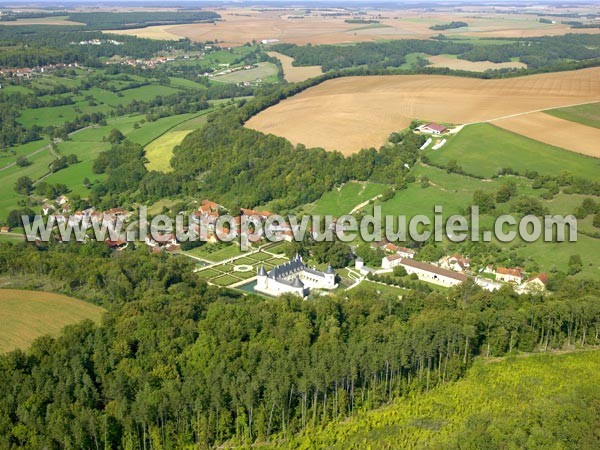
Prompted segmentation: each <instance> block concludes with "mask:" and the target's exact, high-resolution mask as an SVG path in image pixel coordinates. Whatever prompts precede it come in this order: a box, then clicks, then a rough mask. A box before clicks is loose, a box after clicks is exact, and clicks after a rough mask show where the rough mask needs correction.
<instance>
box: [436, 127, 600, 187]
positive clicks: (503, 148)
mask: <svg viewBox="0 0 600 450" xmlns="http://www.w3.org/2000/svg"><path fill="white" fill-rule="evenodd" d="M427 155H428V157H429V158H430V160H431V161H432V162H434V163H437V164H444V165H445V164H447V163H448V161H450V160H456V161H457V162H458V164H459V165H460V166H461V167H462V168H463V169H464V170H465V172H467V173H472V174H475V175H479V176H484V177H491V176H493V175H495V174H496V173H498V171H499V170H500V169H502V168H507V167H510V168H512V169H514V170H517V171H519V172H520V173H524V172H525V171H526V170H536V171H537V172H539V173H540V174H548V175H558V174H560V173H561V172H562V171H564V170H568V171H570V172H572V173H573V174H576V175H577V176H580V177H584V178H588V179H592V180H594V179H596V178H597V177H598V173H599V171H600V159H595V158H591V157H588V156H584V155H580V154H577V153H573V152H569V151H567V150H563V149H560V148H558V147H552V146H550V145H547V144H543V143H541V142H538V141H535V140H533V139H529V138H526V137H524V136H521V135H518V134H515V133H511V132H510V131H506V130H502V129H500V128H498V127H495V126H493V125H490V124H475V125H468V126H466V127H465V128H464V129H463V130H462V131H461V132H460V133H458V135H457V136H455V137H454V138H453V139H451V140H450V141H449V142H448V144H446V145H445V146H444V147H442V148H441V149H440V150H435V151H434V150H428V151H427Z"/></svg>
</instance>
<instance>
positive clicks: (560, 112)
mask: <svg viewBox="0 0 600 450" xmlns="http://www.w3.org/2000/svg"><path fill="white" fill-rule="evenodd" d="M544 112H545V113H546V114H550V115H552V116H555V117H558V118H560V119H565V120H570V121H571V122H577V123H580V124H582V125H587V126H589V127H594V128H600V103H590V104H589V105H580V106H571V107H569V108H559V109H551V110H548V111H544Z"/></svg>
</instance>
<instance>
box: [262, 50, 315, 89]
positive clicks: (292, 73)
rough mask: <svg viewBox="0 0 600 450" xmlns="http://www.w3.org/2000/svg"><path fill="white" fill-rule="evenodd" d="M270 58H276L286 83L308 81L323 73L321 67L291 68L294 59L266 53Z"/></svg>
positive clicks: (276, 53) (280, 54) (275, 53)
mask: <svg viewBox="0 0 600 450" xmlns="http://www.w3.org/2000/svg"><path fill="white" fill-rule="evenodd" d="M267 54H268V55H269V56H271V57H272V58H277V59H278V60H279V61H281V66H282V67H283V76H284V78H285V79H286V81H289V82H290V83H296V82H298V81H304V80H308V79H309V78H313V77H318V76H319V75H321V74H322V73H323V70H322V69H321V66H300V67H296V66H293V65H292V63H293V62H294V58H292V57H290V56H287V55H284V54H282V53H278V52H267Z"/></svg>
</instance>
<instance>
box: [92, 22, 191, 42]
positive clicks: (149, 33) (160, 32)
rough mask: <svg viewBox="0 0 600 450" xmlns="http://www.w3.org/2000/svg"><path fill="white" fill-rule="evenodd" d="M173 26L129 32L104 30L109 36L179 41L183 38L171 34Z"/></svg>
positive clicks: (130, 29)
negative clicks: (117, 35) (118, 35)
mask: <svg viewBox="0 0 600 450" xmlns="http://www.w3.org/2000/svg"><path fill="white" fill-rule="evenodd" d="M172 28H174V26H173V25H156V26H152V27H146V28H129V29H127V30H104V31H102V32H103V33H107V34H123V35H126V36H136V37H139V38H146V39H155V40H157V41H178V40H179V39H181V38H182V36H180V35H178V34H176V33H171V32H170V31H169V30H171V29H172Z"/></svg>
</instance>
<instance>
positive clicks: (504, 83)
mask: <svg viewBox="0 0 600 450" xmlns="http://www.w3.org/2000/svg"><path fill="white" fill-rule="evenodd" d="M592 101H600V68H592V69H584V70H579V71H571V72H557V73H547V74H541V75H531V76H526V77H519V78H514V79H493V80H485V79H469V78H464V77H453V76H439V75H434V76H432V75H429V76H428V75H406V76H402V75H401V76H370V77H346V78H338V79H335V80H329V81H326V82H324V83H321V84H319V85H318V86H315V87H312V88H310V89H307V90H305V91H303V92H301V93H300V94H297V95H295V96H293V97H291V98H288V99H286V100H284V101H282V102H280V103H279V104H277V105H275V106H272V107H270V108H268V109H266V110H264V111H262V112H261V113H259V114H258V115H256V116H254V117H252V118H251V119H250V120H249V121H248V122H247V123H246V126H247V127H249V128H252V129H255V130H258V131H262V132H264V133H272V134H276V135H279V136H283V137H285V138H287V139H288V140H290V141H291V142H292V143H294V144H297V143H303V144H305V145H306V146H308V147H323V148H326V149H328V150H339V151H341V152H342V153H344V154H351V153H354V152H357V151H359V150H360V149H361V148H368V147H378V146H380V145H382V144H383V143H384V142H385V140H386V139H387V137H388V136H389V134H390V133H391V132H393V131H398V130H402V129H403V128H406V127H407V126H408V125H409V124H410V122H411V120H412V119H414V118H417V119H422V120H429V121H437V122H442V123H450V124H468V123H476V122H485V121H492V120H497V119H500V118H503V117H507V116H511V115H516V114H522V113H526V112H533V111H538V110H544V109H552V108H558V107H564V106H571V105H574V104H581V103H589V102H592Z"/></svg>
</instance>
